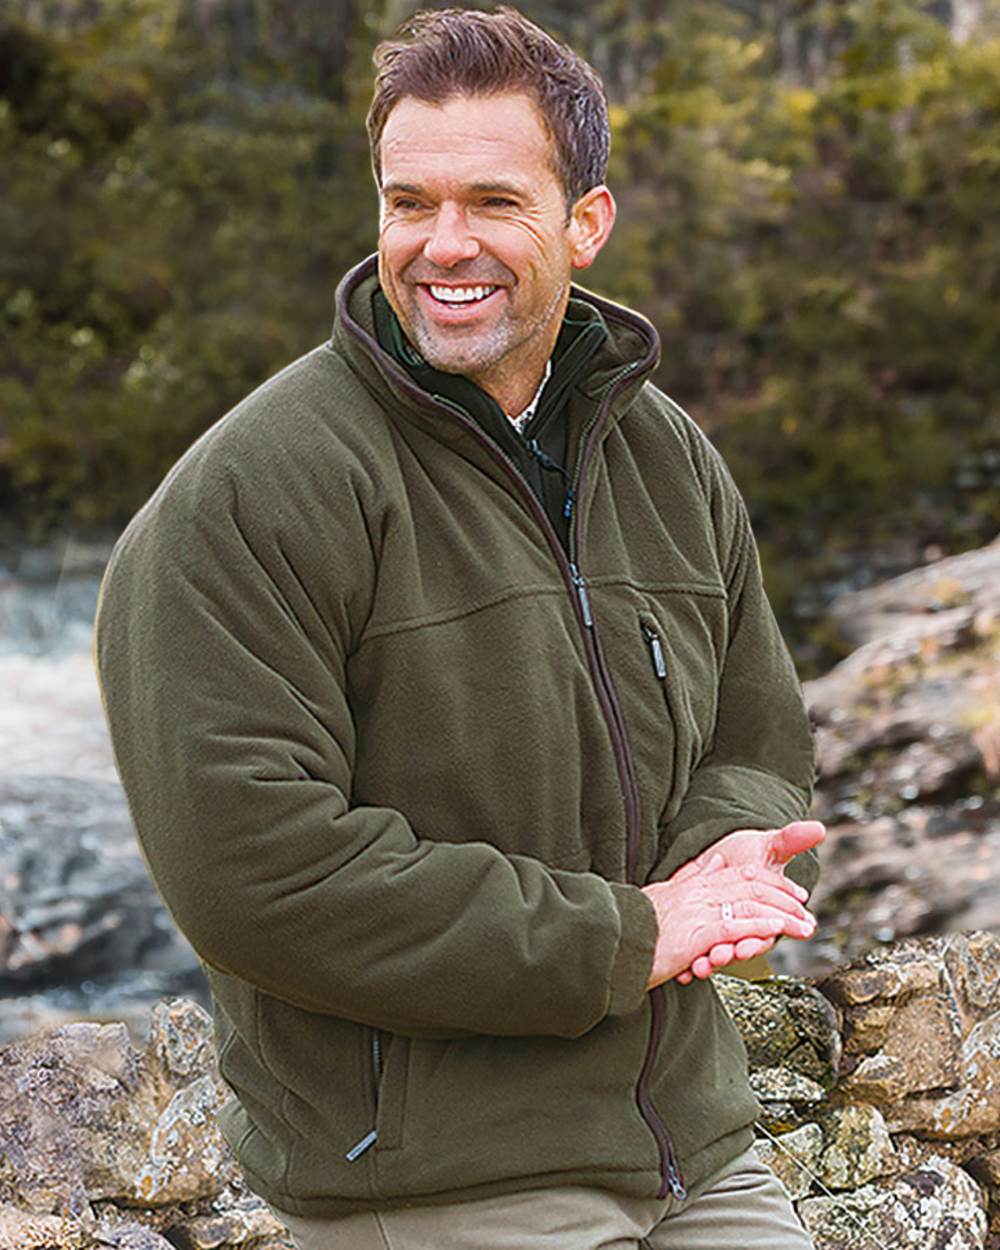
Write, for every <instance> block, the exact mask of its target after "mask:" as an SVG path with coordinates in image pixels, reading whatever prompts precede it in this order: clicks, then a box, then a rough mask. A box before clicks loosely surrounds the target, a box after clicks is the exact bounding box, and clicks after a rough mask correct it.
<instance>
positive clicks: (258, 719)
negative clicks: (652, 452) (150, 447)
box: [95, 444, 656, 1037]
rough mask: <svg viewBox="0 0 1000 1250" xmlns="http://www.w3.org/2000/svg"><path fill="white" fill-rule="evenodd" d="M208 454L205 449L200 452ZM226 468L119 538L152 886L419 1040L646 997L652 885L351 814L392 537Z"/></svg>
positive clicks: (172, 488) (231, 944)
mask: <svg viewBox="0 0 1000 1250" xmlns="http://www.w3.org/2000/svg"><path fill="white" fill-rule="evenodd" d="M196 447H197V444H196ZM215 463H216V462H215V461H214V460H210V459H209V458H207V457H202V458H201V459H200V460H197V459H196V460H195V461H194V463H189V464H188V465H186V466H185V469H184V474H183V479H182V481H183V485H182V482H181V479H180V478H176V475H175V478H176V480H171V478H170V477H168V479H167V480H166V482H165V483H164V485H163V486H161V488H160V490H159V491H158V492H157V494H156V495H155V496H154V497H153V499H152V500H151V501H150V503H148V504H147V505H146V507H145V509H143V511H142V512H140V513H139V514H138V515H137V516H136V517H135V518H133V521H132V523H131V525H130V527H129V528H128V529H127V530H126V532H125V534H124V535H123V536H122V538H121V539H119V542H118V544H117V545H116V547H115V550H114V552H113V554H112V557H111V560H110V562H109V565H108V568H107V570H106V572H105V576H104V579H103V582H102V587H101V594H100V598H99V604H98V609H97V615H96V618H95V658H96V663H97V668H98V678H99V683H100V685H101V693H102V699H103V703H104V710H105V716H106V719H107V723H108V727H109V730H110V735H111V741H112V746H113V750H114V754H115V759H116V764H117V766H118V771H119V774H120V776H121V779H122V783H123V785H124V788H125V793H126V797H127V799H128V802H129V807H130V811H131V815H132V819H133V823H134V826H135V829H136V832H137V835H138V839H139V842H140V846H141V848H142V851H143V854H144V856H145V859H146V862H147V864H148V867H149V870H150V872H151V875H152V877H153V879H154V881H155V883H156V885H157V887H158V889H159V891H160V894H161V896H162V897H163V899H164V901H165V903H166V905H167V907H168V909H169V911H170V912H171V914H172V916H173V918H174V920H175V922H176V924H177V925H178V927H179V929H180V930H181V931H182V932H183V933H184V935H185V936H186V937H187V939H188V940H189V941H190V943H191V945H192V946H193V947H194V950H195V951H196V953H197V954H198V956H199V957H200V958H201V959H202V960H203V961H204V962H205V963H206V964H208V965H209V966H212V967H214V968H217V969H219V970H221V971H223V972H226V973H228V974H230V975H234V976H237V977H240V978H242V979H244V980H246V981H248V982H250V983H252V984H254V985H255V986H257V987H259V988H260V989H262V990H264V991H265V992H267V993H268V994H271V995H273V996H275V997H277V998H280V999H284V1000H285V1001H287V1002H289V1003H292V1004H294V1005H296V1006H299V1007H302V1008H305V1009H307V1010H309V1011H314V1012H320V1013H327V1014H332V1015H337V1016H341V1017H344V1018H348V1019H352V1020H355V1021H358V1022H361V1023H364V1024H369V1025H372V1026H375V1027H378V1028H385V1029H388V1030H391V1031H393V1032H397V1033H402V1034H410V1035H414V1036H436V1037H448V1036H459V1035H463V1034H467V1033H489V1034H509V1035H517V1034H521V1035H527V1034H549V1035H554V1036H568V1037H572V1036H578V1035H581V1034H583V1033H585V1032H586V1031H587V1030H589V1029H591V1028H592V1027H593V1026H594V1025H596V1024H597V1023H598V1022H599V1021H600V1020H602V1019H603V1018H604V1017H605V1016H607V1015H609V1014H610V1015H615V1014H619V1013H627V1012H631V1011H634V1010H636V1009H637V1008H638V1007H639V1006H640V1005H641V1003H642V1001H643V997H644V994H645V989H646V981H647V979H648V974H649V969H650V967H651V963H652V954H653V946H654V942H655V936H656V922H655V913H654V911H653V908H652V906H651V905H650V903H649V902H648V900H647V899H646V898H645V897H644V896H643V895H642V894H641V892H640V891H639V890H638V889H636V888H635V887H634V886H625V885H618V884H616V883H609V882H607V881H605V880H604V879H603V878H601V877H599V876H597V875H595V874H592V873H573V872H565V871H557V870H554V869H551V868H549V867H547V866H546V865H545V864H544V863H542V862H540V861H538V860H536V859H533V858H530V857H527V856H519V855H505V854H502V853H501V852H500V851H499V850H498V849H497V848H496V847H495V846H493V845H491V844H490V842H489V840H488V834H489V831H488V830H483V831H482V834H481V837H479V839H478V840H475V836H476V835H475V833H474V834H473V838H471V839H470V840H469V841H468V842H463V843H462V844H452V843H445V842H438V841H434V840H433V839H432V838H422V837H418V836H416V834H415V832H414V830H413V829H412V828H411V826H410V824H409V823H408V821H407V818H406V814H405V812H402V811H396V810H392V809H390V808H383V807H374V806H373V807H361V806H353V805H352V803H351V798H350V796H351V777H352V768H353V761H354V757H355V725H354V722H353V719H352V714H351V709H350V707H349V704H348V699H347V696H346V693H345V664H346V658H347V655H348V652H349V648H350V645H351V637H352V634H353V633H354V632H355V631H356V630H357V629H358V628H359V622H360V623H363V620H364V616H365V612H366V611H367V610H368V609H369V608H370V593H369V592H370V587H371V585H372V584H373V580H374V575H373V569H374V561H375V555H374V543H375V542H376V537H375V536H373V535H372V534H371V532H370V531H369V529H368V528H366V526H367V522H366V519H365V517H364V516H363V515H362V510H361V508H360V505H359V504H358V501H357V499H356V498H354V497H353V496H352V495H351V494H350V492H348V491H345V492H344V494H343V497H342V503H341V504H340V505H338V507H339V514H338V516H337V519H336V521H337V525H338V526H339V528H340V534H339V538H340V541H339V542H337V543H333V542H328V541H326V537H324V541H323V542H317V541H316V537H315V534H314V533H311V532H310V531H309V529H308V518H303V517H301V516H294V515H293V516H292V523H289V516H290V515H292V514H294V513H295V510H296V508H297V506H298V503H297V501H296V499H295V497H294V490H295V486H294V483H287V484H286V489H285V490H284V491H283V492H282V491H276V492H274V493H272V494H271V495H269V496H268V499H269V505H268V506H263V507H262V506H261V504H260V500H259V499H254V498H253V496H254V494H255V489H254V488H253V487H252V486H251V485H250V484H248V483H247V482H246V481H245V480H244V479H238V478H237V477H236V476H235V474H233V473H227V472H225V471H220V470H218V468H216V467H214V466H215Z"/></svg>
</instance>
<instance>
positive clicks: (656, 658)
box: [642, 621, 667, 681]
mask: <svg viewBox="0 0 1000 1250" xmlns="http://www.w3.org/2000/svg"><path fill="white" fill-rule="evenodd" d="M642 636H643V638H645V639H646V641H647V642H648V643H649V652H650V655H652V657H653V668H654V669H655V670H656V675H657V677H659V679H660V681H664V680H666V676H667V662H666V660H665V659H664V658H663V644H662V643H661V642H660V635H659V634H658V633H657V632H656V630H655V629H653V628H652V626H650V625H647V624H646V622H645V621H643V622H642Z"/></svg>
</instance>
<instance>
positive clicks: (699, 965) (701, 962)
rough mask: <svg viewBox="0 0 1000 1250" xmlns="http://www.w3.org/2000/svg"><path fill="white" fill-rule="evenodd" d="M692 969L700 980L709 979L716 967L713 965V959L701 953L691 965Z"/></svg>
mask: <svg viewBox="0 0 1000 1250" xmlns="http://www.w3.org/2000/svg"><path fill="white" fill-rule="evenodd" d="M691 971H692V972H693V973H694V975H695V976H696V977H697V978H698V980H699V981H707V980H708V978H709V977H710V976H711V975H712V973H713V972H714V971H715V969H714V968H713V967H712V961H711V960H710V959H709V957H708V956H707V955H699V956H698V958H697V959H696V960H695V961H694V963H693V964H692V965H691Z"/></svg>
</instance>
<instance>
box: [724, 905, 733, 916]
mask: <svg viewBox="0 0 1000 1250" xmlns="http://www.w3.org/2000/svg"><path fill="white" fill-rule="evenodd" d="M732 918H733V905H732V903H723V904H722V919H723V920H732Z"/></svg>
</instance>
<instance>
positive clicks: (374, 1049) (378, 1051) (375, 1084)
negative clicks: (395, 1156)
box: [344, 1029, 382, 1163]
mask: <svg viewBox="0 0 1000 1250" xmlns="http://www.w3.org/2000/svg"><path fill="white" fill-rule="evenodd" d="M371 1034H372V1037H371V1058H372V1077H373V1081H372V1095H373V1098H374V1102H375V1112H374V1115H373V1117H372V1119H373V1121H377V1120H378V1099H379V1089H380V1086H381V1084H382V1034H381V1032H380V1030H379V1029H372V1031H371ZM376 1141H378V1129H376V1128H374V1127H372V1128H370V1129H369V1130H368V1132H367V1133H365V1135H364V1137H362V1138H361V1139H360V1141H356V1142H355V1143H354V1145H353V1146H352V1147H351V1148H350V1150H348V1152H347V1154H346V1155H345V1156H344V1158H345V1159H346V1160H347V1162H348V1163H354V1162H355V1161H356V1160H358V1159H360V1158H361V1156H362V1155H363V1154H364V1153H365V1151H367V1150H370V1149H371V1148H372V1146H374V1145H375V1143H376Z"/></svg>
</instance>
